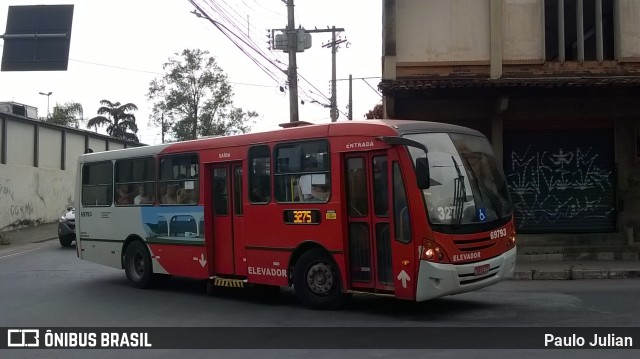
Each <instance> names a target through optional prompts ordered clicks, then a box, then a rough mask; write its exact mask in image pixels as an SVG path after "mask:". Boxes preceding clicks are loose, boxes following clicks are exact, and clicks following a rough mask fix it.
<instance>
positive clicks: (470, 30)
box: [396, 0, 490, 62]
mask: <svg viewBox="0 0 640 359" xmlns="http://www.w3.org/2000/svg"><path fill="white" fill-rule="evenodd" d="M489 28H490V14H489V0H428V1H416V0H398V2H397V19H396V39H397V48H396V50H397V61H398V62H437V61H489V56H490V43H489V40H490V33H489Z"/></svg>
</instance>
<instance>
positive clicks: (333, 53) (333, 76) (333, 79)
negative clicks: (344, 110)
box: [329, 26, 338, 122]
mask: <svg viewBox="0 0 640 359" xmlns="http://www.w3.org/2000/svg"><path fill="white" fill-rule="evenodd" d="M332 29H333V31H332V32H331V111H330V112H329V113H330V115H331V122H336V120H337V119H338V99H337V98H336V52H338V50H337V49H336V27H335V26H333V28H332Z"/></svg>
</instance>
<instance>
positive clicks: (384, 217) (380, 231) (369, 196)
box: [345, 152, 394, 291]
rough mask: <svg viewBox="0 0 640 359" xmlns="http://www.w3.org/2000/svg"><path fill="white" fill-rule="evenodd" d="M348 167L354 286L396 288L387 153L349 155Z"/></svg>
mask: <svg viewBox="0 0 640 359" xmlns="http://www.w3.org/2000/svg"><path fill="white" fill-rule="evenodd" d="M345 166H346V168H345V176H346V178H345V183H346V189H345V190H346V196H347V201H346V202H347V217H348V242H349V243H348V252H349V257H348V258H349V268H350V273H349V277H350V282H351V287H352V288H354V289H359V290H371V291H375V290H382V291H393V290H394V281H393V275H392V262H391V258H392V257H391V250H392V248H391V216H390V199H389V193H390V192H389V173H388V172H389V165H388V160H387V154H386V152H370V153H365V152H363V153H353V154H349V155H348V156H347V157H346V158H345Z"/></svg>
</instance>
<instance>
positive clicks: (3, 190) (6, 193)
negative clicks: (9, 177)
mask: <svg viewBox="0 0 640 359" xmlns="http://www.w3.org/2000/svg"><path fill="white" fill-rule="evenodd" d="M0 197H6V198H7V199H9V198H10V199H11V200H12V201H13V200H15V198H14V195H13V191H12V190H11V188H9V187H7V186H5V185H2V184H0Z"/></svg>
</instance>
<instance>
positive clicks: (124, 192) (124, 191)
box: [116, 184, 133, 205]
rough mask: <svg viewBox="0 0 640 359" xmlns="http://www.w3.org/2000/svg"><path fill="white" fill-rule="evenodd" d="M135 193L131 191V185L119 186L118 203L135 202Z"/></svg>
mask: <svg viewBox="0 0 640 359" xmlns="http://www.w3.org/2000/svg"><path fill="white" fill-rule="evenodd" d="M132 198H133V193H132V192H129V186H128V185H126V184H121V185H119V186H118V199H117V200H116V203H117V204H125V205H126V204H133V199H132Z"/></svg>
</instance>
